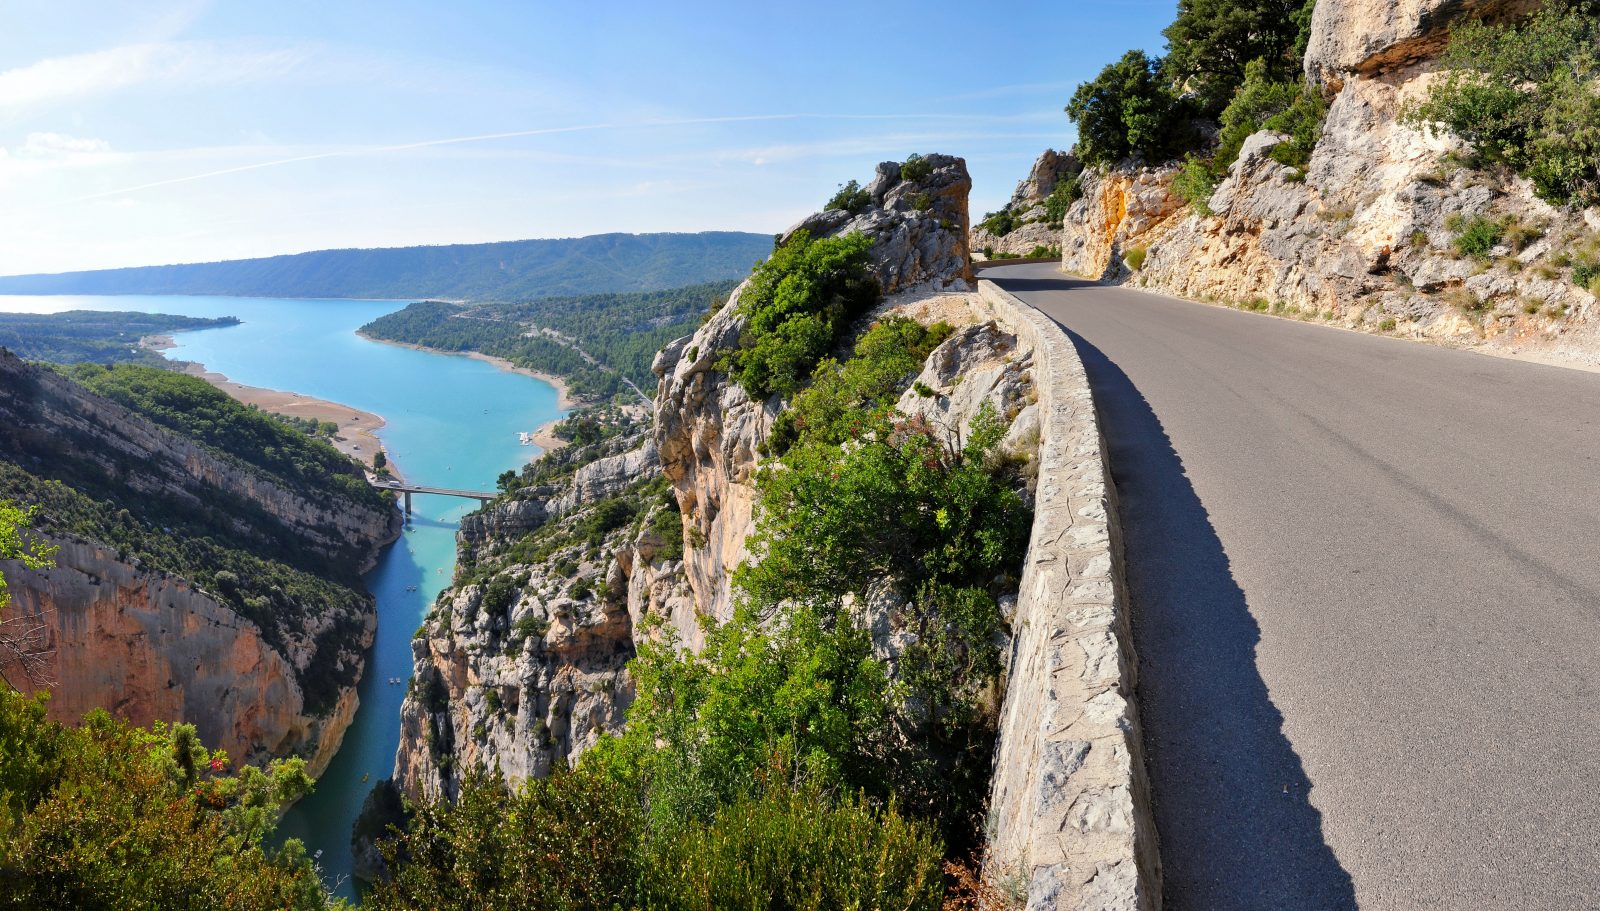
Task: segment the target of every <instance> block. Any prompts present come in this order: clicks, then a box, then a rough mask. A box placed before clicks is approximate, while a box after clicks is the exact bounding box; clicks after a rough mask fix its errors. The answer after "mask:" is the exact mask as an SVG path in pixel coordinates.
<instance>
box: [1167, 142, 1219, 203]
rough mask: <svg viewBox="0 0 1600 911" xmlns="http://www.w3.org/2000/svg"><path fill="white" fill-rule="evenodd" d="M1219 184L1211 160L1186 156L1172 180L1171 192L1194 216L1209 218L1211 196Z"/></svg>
mask: <svg viewBox="0 0 1600 911" xmlns="http://www.w3.org/2000/svg"><path fill="white" fill-rule="evenodd" d="M1219 182H1220V178H1218V177H1217V174H1216V171H1215V168H1214V166H1213V165H1212V160H1211V159H1209V158H1201V157H1198V156H1195V155H1186V156H1184V159H1183V167H1182V168H1181V169H1180V170H1179V171H1178V173H1177V176H1175V177H1173V178H1172V191H1173V192H1174V193H1177V194H1178V196H1179V197H1181V198H1182V199H1183V201H1184V202H1186V203H1188V204H1189V208H1190V209H1192V210H1194V212H1195V213H1196V214H1198V215H1204V216H1209V215H1211V214H1212V211H1211V194H1213V193H1215V192H1216V191H1217V184H1218V183H1219Z"/></svg>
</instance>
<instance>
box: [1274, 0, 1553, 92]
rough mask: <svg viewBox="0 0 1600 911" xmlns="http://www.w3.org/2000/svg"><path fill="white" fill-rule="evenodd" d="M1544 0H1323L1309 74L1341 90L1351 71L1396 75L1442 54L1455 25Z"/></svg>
mask: <svg viewBox="0 0 1600 911" xmlns="http://www.w3.org/2000/svg"><path fill="white" fill-rule="evenodd" d="M1539 5H1540V0H1398V2H1396V0H1319V2H1318V3H1317V6H1316V9H1315V10H1314V11H1313V13H1312V17H1311V35H1310V40H1309V42H1308V44H1307V47H1306V59H1305V68H1306V76H1307V77H1308V78H1310V79H1311V80H1312V81H1315V82H1319V83H1323V84H1326V85H1329V86H1331V87H1332V88H1333V89H1334V90H1335V91H1337V90H1339V89H1340V88H1342V87H1343V85H1344V83H1345V81H1346V80H1347V79H1349V78H1351V77H1359V78H1374V77H1392V76H1394V75H1396V74H1398V73H1403V72H1404V71H1405V70H1407V69H1410V68H1414V67H1416V66H1417V65H1419V64H1422V63H1425V62H1427V61H1429V60H1432V59H1433V58H1435V57H1437V56H1438V54H1439V52H1440V51H1441V50H1443V49H1444V46H1445V44H1446V43H1447V42H1448V40H1449V37H1450V26H1451V24H1452V23H1454V22H1458V21H1460V20H1462V19H1464V18H1467V17H1469V16H1471V17H1479V18H1483V19H1486V20H1490V21H1493V20H1497V19H1503V18H1507V17H1511V16H1517V15H1521V14H1524V13H1527V12H1529V11H1531V10H1533V9H1536V8H1538V6H1539Z"/></svg>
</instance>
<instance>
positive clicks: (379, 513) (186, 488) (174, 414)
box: [0, 352, 398, 771]
mask: <svg viewBox="0 0 1600 911" xmlns="http://www.w3.org/2000/svg"><path fill="white" fill-rule="evenodd" d="M80 375H81V376H82V377H83V383H79V382H76V381H74V380H72V379H69V378H68V377H66V376H63V375H61V374H58V373H54V372H52V371H49V370H46V369H43V368H38V367H32V366H28V365H26V364H24V363H22V362H21V361H19V360H17V359H16V358H15V357H14V356H12V355H11V354H9V353H7V352H0V498H4V499H9V500H15V501H17V502H20V503H22V504H25V505H36V506H38V507H39V515H38V524H39V528H40V530H41V531H42V532H43V533H45V534H46V535H47V536H48V537H49V538H50V539H51V540H53V541H56V542H58V543H59V544H60V545H61V549H60V552H59V553H58V555H57V557H56V564H57V565H56V567H55V568H54V569H48V570H40V571H26V570H22V569H20V568H19V567H15V566H7V567H6V575H7V577H8V578H9V579H10V580H11V589H12V594H13V602H12V604H11V606H10V607H9V609H8V613H7V616H8V618H11V619H13V620H14V621H20V622H26V621H29V620H31V621H34V622H38V623H42V624H43V633H44V635H45V638H46V642H47V644H48V646H49V647H50V649H52V651H53V654H52V655H51V661H50V668H49V670H50V674H49V676H50V677H51V678H52V680H51V681H50V682H49V683H48V688H49V689H50V690H51V692H52V699H51V702H50V710H51V713H52V714H53V715H54V716H55V717H58V718H60V719H63V720H72V721H75V720H77V718H79V717H81V715H82V714H83V712H85V711H87V710H88V709H90V708H95V707H104V708H107V709H110V710H112V711H114V712H116V713H117V714H119V715H122V716H124V717H126V718H128V719H129V720H131V721H133V722H135V723H137V724H148V723H150V722H152V721H155V720H169V721H171V720H182V721H188V722H192V723H194V724H195V725H196V726H197V727H198V729H199V732H200V734H201V736H202V738H203V739H204V740H205V742H206V743H208V744H210V745H213V746H219V747H221V748H223V749H225V750H227V751H228V752H229V754H230V755H232V756H233V757H235V758H236V759H239V760H245V761H254V760H260V759H263V758H266V757H270V756H282V755H291V754H293V755H301V756H305V757H306V758H307V759H308V760H310V761H311V764H312V767H313V769H314V770H318V771H320V769H321V768H322V766H323V765H325V764H326V762H327V761H328V759H330V758H331V757H332V754H333V752H334V751H335V750H336V749H337V746H338V743H339V739H340V738H341V737H342V735H343V731H344V728H345V727H346V726H347V725H348V723H349V721H350V718H351V716H352V715H353V713H354V710H355V706H356V692H355V684H356V682H357V680H359V678H360V675H361V672H362V669H363V666H364V662H365V657H364V653H365V650H366V648H367V647H368V646H369V645H370V644H371V642H372V635H373V630H374V624H375V622H376V616H375V613H374V610H373V604H372V599H371V598H370V596H368V595H367V594H366V593H365V591H364V590H362V588H361V585H360V573H361V572H363V571H364V570H365V569H366V568H368V567H370V566H371V564H372V562H373V561H374V560H375V559H376V555H377V551H378V549H379V548H380V547H381V546H382V545H383V544H385V543H387V542H388V541H389V540H391V539H392V538H393V536H394V534H395V533H396V532H397V530H398V513H397V512H396V511H395V510H394V509H393V507H392V505H391V504H390V503H389V501H388V500H387V499H385V498H384V497H383V496H380V495H379V494H377V492H376V491H373V490H372V489H371V488H368V487H367V486H366V484H365V482H364V480H363V479H362V478H361V474H360V471H359V469H357V468H356V467H355V466H354V464H353V463H350V462H349V461H348V460H346V459H344V457H342V456H340V455H339V454H338V453H337V452H335V451H333V450H332V449H331V448H330V447H327V446H326V445H325V444H322V443H319V442H316V441H313V440H311V439H310V438H307V437H304V436H303V435H301V434H299V433H298V432H297V431H294V430H291V429H289V428H288V427H286V426H283V425H280V424H278V423H277V422H275V421H273V420H272V419H270V418H268V417H266V416H264V415H261V414H259V413H256V412H251V411H249V410H248V409H245V408H244V407H243V406H240V405H238V404H237V403H234V402H233V401H232V400H231V399H228V398H227V397H226V396H225V395H223V394H222V393H220V392H218V391H216V390H214V389H212V388H211V387H210V386H209V385H207V384H205V383H204V382H203V381H200V380H198V379H195V378H193V377H187V376H181V375H177V374H173V373H170V372H167V371H162V370H156V369H152V368H139V367H119V368H116V369H115V370H105V369H104V368H98V367H94V368H80ZM84 384H89V385H92V386H94V387H95V388H97V389H100V390H102V391H104V392H105V395H100V394H96V393H95V392H93V391H91V390H90V389H89V388H86V385H84ZM107 396H115V397H117V398H118V399H121V400H122V401H123V402H125V403H126V404H119V403H118V402H117V401H113V400H111V398H108V397H107ZM217 441H221V442H220V444H219V442H217ZM5 670H6V673H7V675H8V678H10V677H15V676H17V675H16V674H15V673H14V669H12V668H6V669H5ZM11 682H12V683H13V684H16V685H20V686H24V687H26V688H32V687H33V686H35V685H38V684H37V683H29V682H28V681H25V680H21V679H12V680H11Z"/></svg>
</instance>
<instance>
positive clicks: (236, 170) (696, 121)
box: [67, 113, 1017, 202]
mask: <svg viewBox="0 0 1600 911" xmlns="http://www.w3.org/2000/svg"><path fill="white" fill-rule="evenodd" d="M975 119H976V120H985V119H986V118H984V117H981V116H980V117H976V118H975V117H973V116H970V115H956V114H882V115H878V114H813V113H791V114H747V115H739V116H730V117H692V118H681V119H662V120H638V121H632V122H618V123H589V124H577V125H573V126H564V127H545V128H541V129H533V130H510V131H506V132H501V133H480V134H476V135H472V136H452V137H448V138H444V139H426V140H421V141H418V142H407V143H399V144H395V145H380V146H356V147H352V148H345V149H333V150H328V151H320V152H310V153H306V154H302V155H292V156H287V157H281V158H273V159H269V160H266V161H256V162H251V163H248V164H242V165H235V166H232V167H226V168H217V169H214V170H210V171H203V172H200V173H196V174H185V175H182V176H179V177H169V178H165V179H163V180H153V181H149V182H147V183H141V184H134V185H132V186H126V187H118V188H116V189H112V190H105V191H102V192H99V193H91V194H87V195H84V196H78V197H75V198H73V199H71V200H67V201H68V202H87V201H89V200H95V199H104V198H106V197H109V196H120V195H122V194H125V193H138V192H142V191H145V190H153V189H157V188H159V187H167V186H173V185H176V184H184V183H191V182H194V181H198V180H210V179H212V178H216V177H225V176H227V175H230V174H242V173H245V172H249V171H260V170H264V169H267V168H279V167H284V166H286V165H292V164H300V163H304V162H309V161H324V160H327V159H334V158H357V157H363V156H370V155H387V154H394V153H397V152H407V151H412V150H417V149H428V148H436V147H439V146H452V145H465V144H469V143H480V142H492V141H495V140H504V139H520V138H526V137H532V136H553V135H559V134H563V133H593V132H600V131H606V130H642V129H657V128H663V127H683V126H709V125H716V124H734V123H755V122H763V121H769V122H770V121H799V120H933V121H944V120H961V121H969V122H970V121H973V120H975ZM987 119H990V120H994V121H1000V122H1017V121H1016V119H1015V118H1010V117H997V118H987ZM942 136H943V138H945V139H950V138H962V137H960V136H952V135H951V134H942ZM912 138H913V139H914V138H915V137H912ZM927 138H928V137H927V136H924V137H923V139H927ZM965 138H972V137H965ZM1013 138H1015V136H1013ZM851 143H852V144H851V145H848V146H847V145H844V144H840V145H839V146H838V147H837V148H834V149H829V150H827V151H826V152H821V153H819V152H815V151H814V152H812V153H811V154H844V153H845V151H841V150H846V151H848V150H855V151H859V150H870V149H873V148H882V147H883V145H882V141H881V140H873V139H863V140H854V141H851ZM800 148H801V147H799V146H789V147H773V149H772V150H771V151H772V154H768V155H762V154H760V153H756V152H752V153H749V154H748V155H745V156H741V157H744V158H755V157H765V158H766V159H767V161H772V160H775V156H781V157H789V158H792V157H797V156H798V155H800V154H801V152H800V151H799V149H800Z"/></svg>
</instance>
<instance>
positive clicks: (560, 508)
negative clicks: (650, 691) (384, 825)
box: [395, 420, 693, 796]
mask: <svg viewBox="0 0 1600 911" xmlns="http://www.w3.org/2000/svg"><path fill="white" fill-rule="evenodd" d="M535 470H536V471H537V472H540V474H539V475H538V476H537V477H536V478H535V479H534V480H535V482H534V483H530V484H528V485H526V486H524V487H521V488H519V489H517V490H515V491H514V492H512V493H511V494H510V495H508V496H507V497H506V498H505V499H502V500H501V501H499V502H497V503H495V504H493V505H491V506H490V507H489V508H488V509H486V510H485V511H484V512H482V513H479V514H477V515H474V516H469V517H468V518H467V519H466V520H464V521H463V523H462V527H461V532H460V536H459V541H460V549H459V550H460V560H461V562H460V565H459V567H458V571H457V578H456V583H455V585H454V586H453V587H452V588H450V589H448V590H446V591H445V592H444V593H443V594H442V595H441V596H440V598H439V601H438V602H437V603H436V604H435V605H434V608H433V610H432V611H431V612H430V613H429V615H428V617H427V619H426V620H425V621H424V622H423V625H422V629H421V630H420V631H419V632H418V634H417V638H416V639H415V640H414V641H413V642H412V653H413V657H414V662H415V670H414V676H413V680H412V684H411V690H410V692H409V693H408V694H407V696H406V701H405V704H404V706H403V707H402V709H401V733H400V747H399V750H398V752H397V754H396V761H395V779H396V781H397V782H399V783H400V786H401V787H402V789H403V790H405V791H406V792H407V793H410V794H413V795H416V794H428V795H439V794H444V795H449V796H453V795H454V794H455V792H456V788H457V787H458V786H459V784H460V774H461V773H462V772H463V771H464V770H466V769H468V768H471V767H473V766H475V765H483V766H486V767H494V766H498V767H499V768H500V769H501V770H502V771H503V772H504V773H505V774H506V775H507V776H509V777H510V778H512V779H513V780H520V779H523V778H528V777H535V776H543V775H546V774H548V773H549V772H550V769H551V768H552V766H553V765H555V764H557V763H560V762H564V761H565V760H566V759H567V758H569V757H574V756H576V755H578V754H579V753H581V752H582V751H583V750H584V749H586V748H587V747H589V746H590V745H592V744H593V743H594V741H595V739H596V738H597V737H598V736H599V735H600V733H601V732H603V731H615V730H617V729H619V728H620V726H621V724H622V714H623V711H624V710H625V709H626V708H627V706H628V704H629V703H630V702H631V701H632V698H633V683H632V681H631V680H630V679H629V677H628V675H627V671H626V667H627V663H628V661H629V660H630V659H631V658H632V657H633V655H634V635H635V631H636V630H637V629H638V628H639V626H640V623H641V622H642V620H643V619H644V617H645V616H646V615H654V616H671V615H675V614H682V615H687V616H692V615H693V609H692V605H691V604H690V601H691V599H690V595H689V592H688V588H687V586H686V585H684V583H683V575H682V565H683V564H682V562H681V559H680V555H679V550H680V545H679V544H678V543H677V542H676V541H674V540H672V538H673V537H674V536H673V534H672V533H673V532H675V531H677V529H678V518H677V514H676V511H675V504H674V503H673V502H672V501H671V498H670V497H668V496H665V495H664V494H665V485H664V484H662V483H661V482H660V481H659V476H660V468H659V465H658V463H657V461H656V457H655V447H654V445H653V444H651V443H650V441H649V440H648V437H647V434H646V432H645V431H644V430H643V428H641V427H640V426H638V425H637V424H636V423H634V422H633V421H631V420H629V421H627V422H625V423H624V425H623V427H622V429H621V432H619V433H618V434H617V435H616V436H615V437H613V438H612V439H610V440H607V441H603V442H600V443H596V444H593V445H590V446H585V447H578V448H576V449H568V450H559V451H557V452H555V453H552V454H551V455H549V456H547V457H546V458H545V459H544V460H543V461H542V462H540V463H538V465H537V466H536V468H535ZM663 530H664V531H665V532H666V533H665V534H663Z"/></svg>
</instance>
